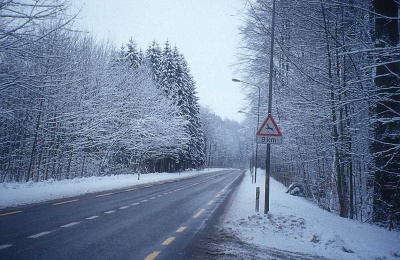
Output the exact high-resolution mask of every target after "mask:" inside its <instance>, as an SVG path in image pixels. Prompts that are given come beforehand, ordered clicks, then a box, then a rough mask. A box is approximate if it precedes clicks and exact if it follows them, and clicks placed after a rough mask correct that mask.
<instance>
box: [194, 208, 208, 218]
mask: <svg viewBox="0 0 400 260" xmlns="http://www.w3.org/2000/svg"><path fill="white" fill-rule="evenodd" d="M205 210H206V209H201V210H199V212H197V213H196V215H194V216H193V218H198V217H199V216H200V215H201V213H203V212H204V211H205Z"/></svg>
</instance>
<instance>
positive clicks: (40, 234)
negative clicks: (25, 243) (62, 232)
mask: <svg viewBox="0 0 400 260" xmlns="http://www.w3.org/2000/svg"><path fill="white" fill-rule="evenodd" d="M51 232H52V231H45V232H40V233H37V234H35V235H32V236H29V237H28V238H38V237H41V236H45V235H47V234H50V233H51Z"/></svg>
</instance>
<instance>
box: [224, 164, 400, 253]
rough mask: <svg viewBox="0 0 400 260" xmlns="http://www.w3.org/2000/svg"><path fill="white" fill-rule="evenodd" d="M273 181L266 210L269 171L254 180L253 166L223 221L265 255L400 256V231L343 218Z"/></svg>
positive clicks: (226, 226)
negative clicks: (257, 206)
mask: <svg viewBox="0 0 400 260" xmlns="http://www.w3.org/2000/svg"><path fill="white" fill-rule="evenodd" d="M260 172H261V171H260ZM270 185H271V187H270V190H271V192H270V211H269V213H268V214H267V215H266V216H264V214H263V212H264V192H263V189H264V177H262V178H260V179H259V182H258V183H257V184H252V183H251V176H250V174H249V172H248V171H247V172H246V176H245V178H244V179H243V182H242V184H241V186H240V188H239V190H238V192H237V194H236V197H235V199H234V200H233V204H232V205H231V208H230V210H229V212H228V214H227V216H226V219H225V221H224V223H223V225H224V228H225V229H227V230H230V231H232V232H233V233H234V234H235V235H236V236H238V237H239V238H240V239H241V240H242V241H243V242H245V243H248V244H251V245H253V246H254V248H258V249H260V252H259V253H258V254H257V253H255V255H258V256H260V254H261V255H262V256H261V257H260V258H263V257H266V256H268V251H276V250H279V251H281V252H283V251H284V252H287V253H288V255H289V254H290V252H294V253H297V252H298V253H301V254H307V255H308V256H311V257H315V258H329V259H400V233H399V232H397V231H387V230H386V229H382V228H379V227H376V226H372V225H369V224H366V223H364V224H362V223H360V222H357V221H354V220H350V219H344V218H340V217H339V216H337V215H335V214H333V213H329V212H327V211H324V210H322V209H320V208H318V207H317V206H316V205H314V204H312V203H310V202H309V201H307V200H306V199H304V198H301V197H295V196H291V195H288V194H286V193H285V191H286V188H285V187H284V186H283V185H282V184H280V183H278V182H277V181H275V180H274V179H271V182H270ZM256 186H259V187H261V194H260V212H259V213H256V212H255V191H256ZM253 253H254V252H253ZM292 257H293V256H292ZM273 259H275V258H273ZM285 259H286V258H285ZM289 259H293V258H290V257H289ZM294 259H298V258H294Z"/></svg>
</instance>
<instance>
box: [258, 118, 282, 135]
mask: <svg viewBox="0 0 400 260" xmlns="http://www.w3.org/2000/svg"><path fill="white" fill-rule="evenodd" d="M257 135H258V136H282V133H281V130H279V127H278V125H277V124H276V123H275V120H274V119H273V118H272V115H271V114H268V116H267V118H266V119H265V120H264V122H263V123H262V125H261V127H260V129H258V131H257Z"/></svg>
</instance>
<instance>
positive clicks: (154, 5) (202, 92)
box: [72, 0, 244, 121]
mask: <svg viewBox="0 0 400 260" xmlns="http://www.w3.org/2000/svg"><path fill="white" fill-rule="evenodd" d="M72 2H73V4H74V7H75V8H77V7H82V8H83V9H82V12H81V14H80V17H81V19H80V20H79V21H78V26H79V27H80V28H85V29H87V30H88V31H89V32H91V33H93V34H94V35H95V36H96V37H97V38H99V39H102V38H111V39H112V40H113V41H114V42H115V43H116V44H117V46H119V45H122V44H125V43H127V42H128V41H129V39H130V38H132V39H133V40H134V41H136V43H137V44H138V46H139V47H141V48H142V49H143V50H145V49H147V47H148V45H149V44H150V43H151V42H152V41H153V40H156V41H157V42H158V43H159V44H160V45H161V47H163V44H164V43H165V41H166V40H168V41H169V42H170V43H171V45H176V46H177V47H178V48H179V50H180V52H181V53H182V54H183V55H184V56H185V58H186V60H187V62H188V64H189V67H190V69H191V72H192V75H193V77H194V79H195V81H196V83H197V84H196V86H197V91H198V97H199V98H200V104H201V105H203V106H207V107H209V108H210V109H211V110H213V111H214V112H215V113H216V114H217V115H219V116H221V117H223V118H229V119H234V120H237V121H240V120H242V118H243V115H241V114H238V113H237V111H238V110H240V109H241V108H243V105H244V101H243V98H244V95H243V94H242V92H241V90H240V88H241V86H240V84H238V83H234V82H232V81H231V79H232V78H233V77H236V78H240V75H235V74H234V68H232V67H231V65H232V64H233V63H235V62H236V60H235V53H236V51H237V46H238V43H239V40H240V36H239V35H238V27H239V26H240V24H241V19H240V15H238V10H241V9H242V8H243V1H241V0H112V1H111V0H72Z"/></svg>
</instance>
